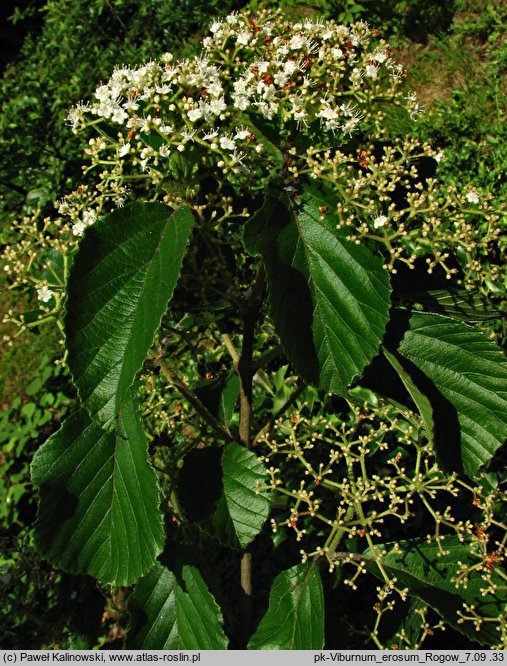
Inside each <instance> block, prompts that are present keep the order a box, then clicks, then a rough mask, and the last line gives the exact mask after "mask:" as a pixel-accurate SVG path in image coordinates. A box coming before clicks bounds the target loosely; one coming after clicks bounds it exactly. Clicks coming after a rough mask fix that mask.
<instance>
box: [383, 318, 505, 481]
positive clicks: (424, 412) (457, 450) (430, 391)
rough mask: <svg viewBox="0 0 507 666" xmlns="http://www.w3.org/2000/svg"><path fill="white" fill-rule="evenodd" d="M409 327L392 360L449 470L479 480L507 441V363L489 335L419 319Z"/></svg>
mask: <svg viewBox="0 0 507 666" xmlns="http://www.w3.org/2000/svg"><path fill="white" fill-rule="evenodd" d="M404 325H405V326H406V327H407V330H406V332H405V333H404V335H403V337H402V339H401V342H400V344H399V346H398V348H397V350H394V351H393V350H391V355H390V356H389V357H388V358H389V360H390V361H391V363H393V366H394V367H395V368H396V370H397V371H398V373H399V375H400V377H401V379H402V381H403V382H404V384H405V386H406V388H407V389H408V391H409V392H410V394H411V396H412V398H413V400H414V402H415V403H416V405H417V406H418V408H419V410H420V412H421V416H422V417H423V419H424V421H425V425H426V428H427V431H428V434H429V436H430V438H431V439H432V440H433V442H434V446H435V449H436V452H437V455H438V456H439V458H440V460H441V462H442V464H443V466H444V467H446V468H447V469H453V470H457V471H461V470H464V471H465V472H466V474H468V475H473V474H476V473H477V472H478V470H479V468H480V467H481V466H482V465H485V464H487V463H488V462H489V461H490V460H491V459H492V457H493V456H494V454H495V452H496V451H497V450H498V448H499V447H500V446H502V444H503V443H504V442H505V440H506V438H507V360H506V359H505V357H504V355H503V353H502V351H501V350H500V349H499V348H498V347H497V345H496V344H495V343H494V342H493V341H492V340H490V339H489V338H488V337H487V336H486V335H484V333H482V332H481V331H478V330H476V329H474V328H472V327H470V326H467V325H466V324H464V323H462V322H459V321H455V320H454V319H450V318H449V317H443V316H440V315H434V314H426V313H415V314H412V315H411V316H410V318H409V320H408V322H406V323H405V324H404ZM400 335H401V334H400ZM388 342H389V341H388ZM393 354H394V355H393Z"/></svg>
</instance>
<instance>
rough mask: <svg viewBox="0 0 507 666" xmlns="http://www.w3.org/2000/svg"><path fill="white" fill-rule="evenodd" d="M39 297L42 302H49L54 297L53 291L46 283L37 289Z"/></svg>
mask: <svg viewBox="0 0 507 666" xmlns="http://www.w3.org/2000/svg"><path fill="white" fill-rule="evenodd" d="M37 298H38V299H39V301H42V303H47V302H48V301H50V300H51V299H52V298H53V292H52V291H51V289H49V287H48V286H47V285H44V286H43V287H41V288H40V289H37Z"/></svg>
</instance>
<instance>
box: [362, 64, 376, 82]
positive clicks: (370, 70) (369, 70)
mask: <svg viewBox="0 0 507 666" xmlns="http://www.w3.org/2000/svg"><path fill="white" fill-rule="evenodd" d="M365 74H366V76H368V77H369V78H370V79H376V78H377V76H378V67H377V66H376V65H366V69H365Z"/></svg>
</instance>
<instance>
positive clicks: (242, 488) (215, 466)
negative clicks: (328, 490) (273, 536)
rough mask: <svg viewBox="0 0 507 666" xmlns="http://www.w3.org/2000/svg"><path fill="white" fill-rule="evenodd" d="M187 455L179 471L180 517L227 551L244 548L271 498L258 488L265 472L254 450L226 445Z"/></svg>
mask: <svg viewBox="0 0 507 666" xmlns="http://www.w3.org/2000/svg"><path fill="white" fill-rule="evenodd" d="M218 455H219V452H218V449H216V448H213V447H209V448H206V449H198V450H195V451H192V452H190V453H189V454H188V455H187V456H186V457H185V463H184V465H183V468H182V470H181V472H180V478H179V484H178V495H179V499H180V502H181V504H182V507H183V509H184V510H185V513H186V514H187V516H188V518H189V519H190V520H193V521H196V522H198V524H199V525H200V526H201V527H202V528H203V529H204V530H205V531H206V532H208V534H210V535H211V536H213V537H215V538H217V539H219V540H220V541H221V542H222V543H223V544H224V545H227V546H229V547H230V548H237V549H243V548H246V546H248V544H249V543H251V541H253V539H254V538H255V537H256V536H257V534H259V532H260V531H261V529H262V527H263V525H264V523H265V522H266V520H267V518H268V516H269V512H270V509H271V502H272V496H271V493H269V491H267V490H264V489H262V486H263V485H265V483H266V469H265V467H264V465H263V464H262V462H261V461H260V460H259V459H258V458H257V456H256V455H255V453H254V452H253V451H249V450H248V449H247V448H245V447H244V446H240V445H239V444H235V443H234V442H230V443H228V444H227V445H226V446H225V448H224V449H223V453H222V457H221V459H220V458H219V457H218Z"/></svg>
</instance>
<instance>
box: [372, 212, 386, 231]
mask: <svg viewBox="0 0 507 666" xmlns="http://www.w3.org/2000/svg"><path fill="white" fill-rule="evenodd" d="M387 222H389V218H388V217H386V216H385V215H377V217H376V218H375V219H374V220H373V226H374V228H375V229H380V227H383V226H384V225H385V224H386V223H387Z"/></svg>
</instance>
